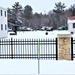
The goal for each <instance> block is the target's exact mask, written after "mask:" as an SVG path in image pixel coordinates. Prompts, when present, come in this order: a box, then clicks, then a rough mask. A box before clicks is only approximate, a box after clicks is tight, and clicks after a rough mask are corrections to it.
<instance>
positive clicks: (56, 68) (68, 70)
mask: <svg viewBox="0 0 75 75" xmlns="http://www.w3.org/2000/svg"><path fill="white" fill-rule="evenodd" d="M45 33H46V31H43V32H42V31H31V32H29V31H26V32H17V36H16V35H13V36H12V35H9V33H8V39H9V38H11V37H12V38H17V39H18V38H20V39H21V38H22V39H41V38H42V39H47V38H50V39H53V38H56V37H57V34H70V32H69V31H50V32H48V35H46V34H45ZM72 36H73V37H75V35H74V34H73V35H72ZM74 65H75V60H73V61H66V60H61V61H59V60H58V61H56V60H40V74H44V75H47V74H56V75H57V74H59V75H60V74H75V66H74ZM0 74H5V75H6V74H7V75H12V74H13V75H15V74H17V75H20V74H26V75H27V74H32V75H37V74H38V60H37V59H35V60H30V59H0Z"/></svg>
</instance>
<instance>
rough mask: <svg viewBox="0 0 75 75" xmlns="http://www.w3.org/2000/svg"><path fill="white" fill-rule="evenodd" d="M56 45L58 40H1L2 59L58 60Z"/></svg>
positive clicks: (0, 54) (0, 53)
mask: <svg viewBox="0 0 75 75" xmlns="http://www.w3.org/2000/svg"><path fill="white" fill-rule="evenodd" d="M56 44H57V42H56V39H55V40H54V39H37V40H35V39H12V38H11V39H1V40H0V59H1V58H2V59H3V58H10V59H11V58H12V59H16V58H19V59H20V58H27V59H31V58H34V59H36V58H40V59H55V60H57V55H56V54H57V53H56V51H57V50H56V48H57V47H56V46H57V45H56Z"/></svg>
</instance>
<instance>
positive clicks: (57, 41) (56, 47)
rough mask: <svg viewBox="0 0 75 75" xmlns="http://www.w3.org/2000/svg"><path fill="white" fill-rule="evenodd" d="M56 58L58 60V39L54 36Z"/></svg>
mask: <svg viewBox="0 0 75 75" xmlns="http://www.w3.org/2000/svg"><path fill="white" fill-rule="evenodd" d="M56 60H58V39H57V38H56Z"/></svg>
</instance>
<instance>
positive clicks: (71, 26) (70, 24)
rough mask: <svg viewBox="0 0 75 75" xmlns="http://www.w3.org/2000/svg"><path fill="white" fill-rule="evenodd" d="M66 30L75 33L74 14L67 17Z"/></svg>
mask: <svg viewBox="0 0 75 75" xmlns="http://www.w3.org/2000/svg"><path fill="white" fill-rule="evenodd" d="M68 30H69V31H70V32H71V33H75V16H71V17H68Z"/></svg>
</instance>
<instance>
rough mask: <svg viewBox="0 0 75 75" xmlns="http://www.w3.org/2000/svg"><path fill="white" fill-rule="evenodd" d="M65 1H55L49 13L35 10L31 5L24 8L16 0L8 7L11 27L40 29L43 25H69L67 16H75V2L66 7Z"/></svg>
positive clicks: (56, 26) (55, 27) (55, 26)
mask: <svg viewBox="0 0 75 75" xmlns="http://www.w3.org/2000/svg"><path fill="white" fill-rule="evenodd" d="M66 7H67V6H66V4H65V3H61V2H58V3H55V7H54V9H53V10H51V11H49V12H48V14H42V13H38V12H35V13H33V8H32V7H31V6H30V5H26V6H25V7H24V8H23V7H22V5H21V4H20V3H19V2H15V3H14V4H13V5H12V8H8V26H9V28H12V29H13V28H14V27H15V26H17V27H30V28H32V29H40V28H41V27H42V26H49V27H54V29H57V28H58V27H60V26H66V25H67V18H68V17H69V16H75V4H73V5H71V6H70V7H69V8H67V9H66Z"/></svg>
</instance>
